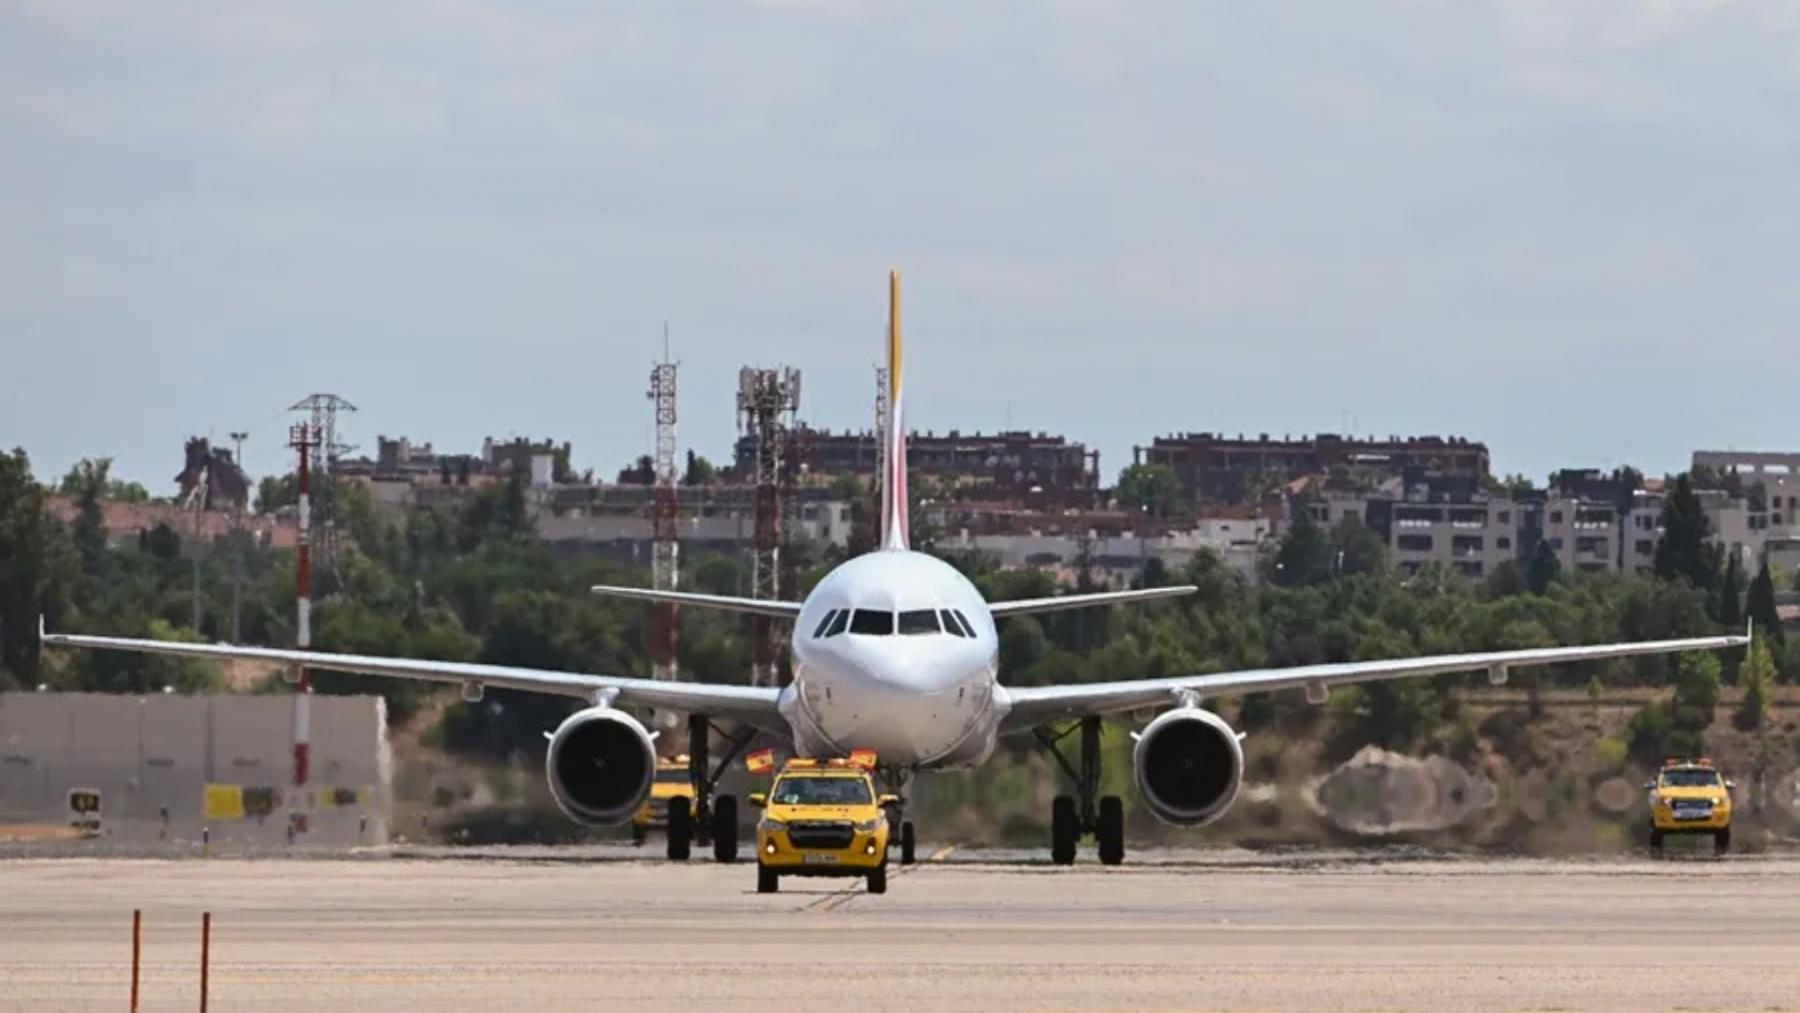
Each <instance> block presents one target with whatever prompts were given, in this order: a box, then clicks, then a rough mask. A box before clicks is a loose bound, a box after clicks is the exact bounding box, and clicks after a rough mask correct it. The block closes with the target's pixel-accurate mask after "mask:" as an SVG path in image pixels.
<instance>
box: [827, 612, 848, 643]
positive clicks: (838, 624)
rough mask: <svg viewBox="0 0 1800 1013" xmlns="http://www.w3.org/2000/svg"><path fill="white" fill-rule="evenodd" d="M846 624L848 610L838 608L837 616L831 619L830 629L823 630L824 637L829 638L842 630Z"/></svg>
mask: <svg viewBox="0 0 1800 1013" xmlns="http://www.w3.org/2000/svg"><path fill="white" fill-rule="evenodd" d="M848 625H850V610H849V609H838V614H837V618H836V619H835V620H833V621H832V623H831V629H829V630H826V631H825V636H826V638H828V639H829V638H831V637H835V636H837V635H838V634H840V633H842V632H844V627H846V626H848Z"/></svg>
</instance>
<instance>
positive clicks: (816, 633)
mask: <svg viewBox="0 0 1800 1013" xmlns="http://www.w3.org/2000/svg"><path fill="white" fill-rule="evenodd" d="M837 614H838V610H837V609H832V610H831V611H830V612H827V613H825V618H823V619H821V620H819V628H818V629H816V630H813V639H814V640H817V639H819V638H820V637H822V636H824V635H825V631H826V630H828V629H830V628H831V621H832V620H833V619H836V618H837Z"/></svg>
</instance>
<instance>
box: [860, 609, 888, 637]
mask: <svg viewBox="0 0 1800 1013" xmlns="http://www.w3.org/2000/svg"><path fill="white" fill-rule="evenodd" d="M850 632H851V633H862V634H865V635H867V636H871V637H886V636H891V635H893V632H894V614H893V613H892V612H877V611H875V610H874V609H857V610H856V614H855V615H854V616H851V617H850Z"/></svg>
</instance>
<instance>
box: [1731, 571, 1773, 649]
mask: <svg viewBox="0 0 1800 1013" xmlns="http://www.w3.org/2000/svg"><path fill="white" fill-rule="evenodd" d="M1744 612H1745V614H1746V615H1747V616H1748V617H1749V619H1750V621H1751V622H1752V623H1754V624H1755V626H1756V629H1757V631H1758V632H1759V633H1761V634H1762V635H1763V636H1765V637H1767V638H1768V639H1770V640H1773V641H1774V642H1775V646H1776V648H1778V649H1779V648H1780V647H1781V645H1782V641H1783V637H1782V633H1781V616H1780V615H1779V614H1777V612H1776V609H1775V576H1774V574H1772V573H1770V572H1769V564H1768V563H1767V562H1765V563H1763V565H1762V567H1761V569H1759V570H1757V571H1756V579H1754V580H1752V581H1751V582H1750V595H1749V597H1748V599H1747V600H1746V601H1745V603H1744ZM1736 625H1737V623H1736V622H1733V623H1732V626H1733V627H1734V628H1735V627H1736Z"/></svg>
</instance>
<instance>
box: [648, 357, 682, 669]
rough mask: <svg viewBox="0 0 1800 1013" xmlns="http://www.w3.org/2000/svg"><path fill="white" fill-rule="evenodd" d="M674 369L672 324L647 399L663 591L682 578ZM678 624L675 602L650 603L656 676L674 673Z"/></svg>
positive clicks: (657, 573) (658, 584)
mask: <svg viewBox="0 0 1800 1013" xmlns="http://www.w3.org/2000/svg"><path fill="white" fill-rule="evenodd" d="M675 374H676V363H674V362H672V361H670V359H669V334H668V329H667V328H666V327H665V328H664V329H663V361H661V362H659V363H656V364H655V365H653V366H651V367H650V393H649V398H650V401H651V403H652V404H653V405H654V406H655V410H656V487H655V493H654V499H653V500H652V501H651V532H650V537H651V547H652V548H651V584H652V585H653V586H654V587H655V588H656V589H657V590H659V591H673V590H675V587H676V584H677V583H679V582H680V579H681V555H680V551H681V543H680V542H679V541H678V540H677V539H678V538H679V536H680V530H679V526H678V524H677V522H676V507H677V506H678V499H677V495H678V494H677V482H678V481H679V476H678V475H677V474H676V471H675ZM678 630H679V626H678V624H677V622H676V612H675V606H674V605H672V604H667V603H658V604H656V605H652V606H651V607H650V666H651V672H652V673H653V674H654V675H655V677H656V678H658V679H674V678H675V677H676V664H675V658H676V650H675V648H676V637H677V636H678V635H679V634H678Z"/></svg>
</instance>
